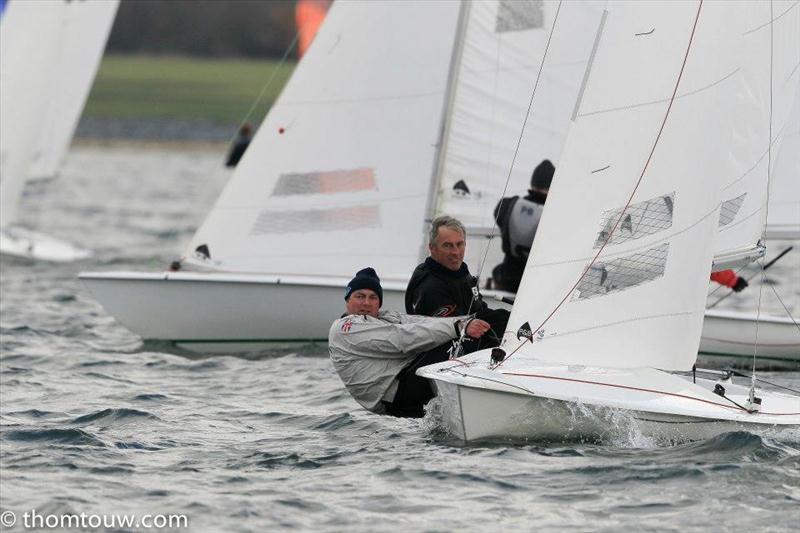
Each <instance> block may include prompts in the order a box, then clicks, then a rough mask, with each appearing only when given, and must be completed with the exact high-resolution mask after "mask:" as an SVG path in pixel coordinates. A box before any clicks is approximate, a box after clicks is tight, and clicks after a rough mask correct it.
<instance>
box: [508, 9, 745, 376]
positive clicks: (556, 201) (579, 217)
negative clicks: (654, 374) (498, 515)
mask: <svg viewBox="0 0 800 533" xmlns="http://www.w3.org/2000/svg"><path fill="white" fill-rule="evenodd" d="M699 5H700V4H699V3H698V2H683V3H675V2H643V3H637V2H613V3H610V4H609V7H608V15H607V17H606V18H605V22H604V24H603V29H602V31H601V33H600V36H599V41H598V43H597V53H596V54H595V55H594V56H593V59H592V60H590V67H589V70H588V73H587V74H588V78H587V84H586V90H585V92H584V94H583V98H582V99H581V100H580V101H579V103H578V107H577V113H576V117H575V120H574V123H573V125H572V127H571V128H570V131H569V134H568V138H567V141H566V145H565V148H564V152H563V154H562V157H561V162H560V165H559V168H558V169H557V170H556V175H555V178H554V179H553V185H552V187H551V189H550V196H549V197H548V200H547V209H546V210H545V212H544V216H543V218H542V221H541V223H540V225H539V230H538V232H537V235H536V239H535V240H534V244H533V249H532V252H531V258H530V259H529V262H528V266H527V269H526V272H525V274H524V276H523V279H522V283H521V286H520V292H519V293H518V296H517V301H516V304H515V306H514V309H513V311H512V315H511V318H510V321H509V326H508V329H509V331H507V332H506V335H505V337H504V347H505V348H506V349H507V350H508V351H509V352H510V351H512V350H514V349H515V348H516V347H518V346H519V345H520V343H521V342H526V341H521V340H520V339H524V338H525V337H526V336H531V338H532V339H533V342H532V343H531V344H529V345H526V346H525V349H524V350H523V351H522V353H521V354H519V355H514V356H512V357H519V356H531V357H535V358H537V359H543V360H548V361H556V362H561V363H568V364H583V365H597V366H605V367H655V368H661V369H680V370H687V369H689V368H691V366H692V364H693V363H694V360H695V358H696V353H697V347H698V344H699V338H700V329H701V325H702V320H703V312H704V309H705V295H706V287H707V285H708V276H709V273H710V267H711V261H712V252H713V240H714V238H715V234H716V227H717V223H718V219H719V197H720V181H721V180H720V178H718V177H716V176H720V171H723V173H722V175H727V174H726V172H727V170H726V169H727V168H728V167H729V164H730V162H729V160H728V152H729V149H730V133H731V124H730V120H731V118H732V116H733V115H734V113H732V112H731V109H732V106H733V104H734V97H735V96H736V91H737V90H738V85H737V80H736V78H735V77H732V76H731V75H730V74H731V72H732V71H733V70H735V68H736V66H737V60H738V57H739V54H740V53H741V46H740V44H741V43H740V39H738V36H737V35H736V30H737V29H739V27H740V25H738V24H737V23H736V21H737V20H738V19H737V17H735V16H731V14H732V12H731V8H730V6H729V5H728V4H726V3H718V2H706V3H704V4H702V8H699ZM698 9H699V11H698ZM734 12H735V11H734ZM696 18H697V27H696V31H695V32H694V36H693V37H692V34H693V26H694V25H695V20H696ZM739 33H740V34H741V32H739ZM690 43H691V44H690ZM687 54H688V57H687V59H686V64H685V68H684V69H683V71H682V64H683V62H684V58H685V57H686V56H687ZM681 72H682V74H681ZM679 79H680V82H679V83H678V80H679ZM676 84H678V85H677V94H678V97H676V98H675V99H674V102H672V103H671V97H672V95H673V91H674V90H675V88H676ZM534 112H535V110H534ZM662 124H663V130H662V129H661V128H662ZM651 151H652V157H651ZM640 176H642V179H641V181H640V182H639V178H640ZM637 182H639V184H638V185H637ZM606 240H607V241H608V242H607V243H606V244H605V245H604V243H605V242H606ZM598 253H599V257H597V259H596V260H595V261H592V259H593V258H594V257H595V256H596V255H597V254H598ZM585 271H586V273H585V275H584V272H585ZM540 324H543V325H542V327H541V329H539V325H540ZM525 326H527V327H525ZM526 330H528V331H526ZM531 333H532V335H531ZM522 354H525V355H522Z"/></svg>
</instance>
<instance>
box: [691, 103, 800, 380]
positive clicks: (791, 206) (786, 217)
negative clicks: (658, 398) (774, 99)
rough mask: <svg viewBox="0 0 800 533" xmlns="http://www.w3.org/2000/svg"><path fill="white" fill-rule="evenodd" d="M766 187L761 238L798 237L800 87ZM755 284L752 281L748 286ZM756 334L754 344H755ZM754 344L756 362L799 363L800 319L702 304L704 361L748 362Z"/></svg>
mask: <svg viewBox="0 0 800 533" xmlns="http://www.w3.org/2000/svg"><path fill="white" fill-rule="evenodd" d="M769 190H770V194H769V210H768V211H769V212H768V214H767V226H766V231H765V235H764V236H765V239H766V240H767V242H774V241H800V91H798V93H797V96H796V97H795V101H794V107H793V108H792V110H791V113H790V122H789V124H788V125H787V129H786V132H785V134H784V136H783V140H782V142H781V146H780V152H779V154H778V157H777V159H776V161H775V166H774V170H773V172H772V179H770V183H769ZM795 248H796V246H795ZM798 252H800V250H797V249H795V250H792V251H790V255H788V256H787V257H786V258H785V261H786V263H787V264H790V265H792V266H791V268H793V269H794V270H795V271H798V270H800V262H798V258H800V255H799V254H798ZM777 289H780V287H778V288H777ZM777 289H776V290H777ZM754 290H756V289H755V287H753V288H752V289H750V292H753V291H754ZM765 290H766V289H765ZM768 296H769V294H768ZM715 298H719V296H715ZM745 298H746V295H745V294H743V295H741V296H740V297H739V298H738V299H739V300H740V301H742V300H745ZM754 298H755V297H753V298H751V299H754ZM780 298H781V300H784V299H787V300H786V302H784V303H787V304H789V305H791V304H794V305H795V309H797V307H796V306H797V303H798V302H797V297H796V296H793V295H791V294H790V295H786V294H783V295H781V296H780ZM789 298H791V299H789ZM789 311H791V307H790V308H789V309H787V313H788V312H789ZM756 335H758V337H757V338H758V345H757V346H754V339H755V338H756ZM756 350H757V352H758V356H759V358H758V363H759V365H763V366H769V367H773V368H775V367H777V368H781V367H782V368H798V367H800V324H798V320H797V318H796V317H794V316H792V315H791V314H766V313H763V312H762V313H758V314H757V313H755V312H753V311H749V312H747V311H731V310H725V311H722V310H718V309H708V310H706V319H705V321H704V323H703V335H702V337H701V339H700V354H701V355H702V356H703V360H704V361H708V362H710V363H712V364H713V363H716V362H718V361H722V362H725V363H726V364H740V365H745V366H749V363H750V360H751V359H752V356H753V353H754V351H756Z"/></svg>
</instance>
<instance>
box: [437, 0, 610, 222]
mask: <svg viewBox="0 0 800 533" xmlns="http://www.w3.org/2000/svg"><path fill="white" fill-rule="evenodd" d="M559 4H560V3H559V2H557V1H542V0H531V1H528V2H518V1H516V0H489V1H483V2H467V3H465V9H466V10H467V22H466V28H465V31H464V37H463V42H462V49H461V51H460V59H459V60H458V62H457V65H456V70H455V71H456V80H457V83H456V85H455V90H454V94H453V97H452V101H451V103H450V111H449V120H448V126H447V136H446V141H445V145H444V153H443V156H442V159H441V162H440V166H441V169H440V182H439V183H438V187H439V191H438V195H437V199H438V201H437V205H436V209H435V211H436V212H435V214H442V213H447V214H450V215H453V216H456V217H457V218H459V219H461V220H462V221H463V222H464V223H465V224H467V226H479V227H492V226H493V225H494V220H493V217H492V212H493V209H494V207H495V205H496V204H497V202H498V201H499V200H500V196H501V194H502V192H503V185H504V184H505V182H506V179H507V177H508V173H509V169H510V167H511V164H512V160H513V158H514V150H515V148H516V146H517V142H518V140H519V136H520V132H521V131H522V127H523V123H524V122H525V119H526V114H527V111H528V106H529V104H530V100H531V95H532V93H533V90H534V86H535V84H536V80H537V76H538V73H539V69H540V66H541V65H542V57H543V56H544V54H545V49H546V47H547V43H548V37H549V36H550V34H551V30H552V28H553V25H554V24H555V25H556V31H555V32H554V34H553V39H552V42H551V43H550V46H549V50H548V51H547V58H546V60H545V62H544V66H543V70H542V74H541V78H540V79H539V85H538V88H537V89H536V95H535V103H534V105H535V109H536V112H535V113H533V114H532V115H531V116H529V117H528V120H527V124H526V125H525V133H524V136H523V139H522V142H521V144H520V150H519V154H518V156H517V160H516V163H515V164H514V167H513V169H511V170H512V172H511V178H510V181H509V187H508V191H507V192H508V194H509V195H515V194H516V195H520V194H524V193H525V191H527V189H528V188H529V186H530V178H531V173H532V171H533V169H534V167H535V166H536V165H537V164H538V163H539V162H540V161H541V160H543V159H550V160H551V161H553V162H554V163H555V164H556V165H557V164H558V160H559V156H560V154H561V150H562V148H563V144H564V139H565V137H566V132H567V128H568V127H569V120H570V116H571V114H572V111H573V107H574V105H575V100H576V99H577V95H578V90H579V87H580V82H581V79H582V77H583V73H584V71H585V69H586V61H587V60H588V57H589V54H590V52H591V49H592V44H593V41H594V36H595V34H596V33H597V27H598V25H599V23H600V18H601V15H602V10H603V5H604V4H603V2H583V1H575V2H563V4H562V5H561V8H560V11H559ZM557 12H558V17H557V20H556V13H557Z"/></svg>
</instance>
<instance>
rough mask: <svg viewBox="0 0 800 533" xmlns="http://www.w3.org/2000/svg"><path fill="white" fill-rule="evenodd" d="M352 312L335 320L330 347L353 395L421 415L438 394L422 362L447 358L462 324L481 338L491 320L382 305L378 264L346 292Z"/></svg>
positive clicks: (377, 408)
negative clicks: (422, 372) (424, 313)
mask: <svg viewBox="0 0 800 533" xmlns="http://www.w3.org/2000/svg"><path fill="white" fill-rule="evenodd" d="M344 299H345V305H346V308H347V312H346V313H345V314H344V315H343V316H342V317H341V318H339V319H338V320H335V321H334V322H333V325H332V326H331V329H330V332H329V333H328V350H329V352H330V356H331V361H332V362H333V367H334V368H335V369H336V372H337V373H338V374H339V377H340V378H341V379H342V382H344V385H345V387H347V390H348V392H349V393H350V395H351V396H352V397H353V399H355V400H356V401H357V402H358V403H359V404H361V406H362V407H364V408H365V409H367V410H369V411H372V412H373V413H378V414H389V415H393V416H399V417H414V418H419V417H422V416H424V414H425V411H424V409H423V406H424V405H425V404H426V403H428V401H429V400H430V399H431V398H433V397H434V392H433V389H432V388H431V385H430V383H429V382H428V380H427V379H425V378H421V377H419V376H417V375H416V373H415V372H416V370H417V368H419V367H422V366H425V365H429V364H433V363H439V362H442V361H446V360H447V358H448V349H449V348H450V347H451V346H452V341H453V340H454V339H456V338H459V337H460V335H461V330H462V328H463V329H464V330H465V334H466V335H467V336H470V337H481V336H482V335H484V334H485V333H486V332H487V331H489V324H488V323H486V322H484V321H483V320H477V319H469V317H456V316H453V317H448V318H430V317H422V316H411V315H405V314H402V313H399V312H397V311H387V310H383V311H382V310H380V307H381V305H383V288H382V287H381V282H380V279H379V278H378V275H377V273H376V272H375V270H374V269H372V268H365V269H362V270H359V271H358V272H357V273H356V275H355V277H354V278H353V279H352V280H350V283H348V284H347V289H346V290H345V294H344Z"/></svg>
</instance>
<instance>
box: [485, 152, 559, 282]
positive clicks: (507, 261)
mask: <svg viewBox="0 0 800 533" xmlns="http://www.w3.org/2000/svg"><path fill="white" fill-rule="evenodd" d="M555 171H556V167H554V166H553V163H551V162H550V160H549V159H545V160H544V161H542V162H541V163H539V165H538V166H537V167H536V168H535V169H534V171H533V175H532V176H531V188H530V189H528V194H527V195H526V196H525V197H524V198H520V197H519V196H511V197H506V198H502V199H501V200H500V201H499V202H498V203H497V207H495V209H494V219H495V220H496V221H497V225H498V226H499V227H500V232H501V234H502V236H503V253H504V254H505V257H504V258H503V262H502V263H500V264H499V265H497V266H496V267H494V269H493V270H492V288H495V289H499V290H503V291H509V292H517V289H519V282H520V281H521V280H522V273H523V272H524V271H525V264H526V263H527V262H528V254H529V253H530V251H531V246H532V245H533V237H534V236H535V235H536V230H537V228H538V227H539V220H540V219H541V218H542V213H543V212H544V202H545V200H547V193H548V192H549V191H550V183H551V182H552V181H553V174H554V173H555Z"/></svg>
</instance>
